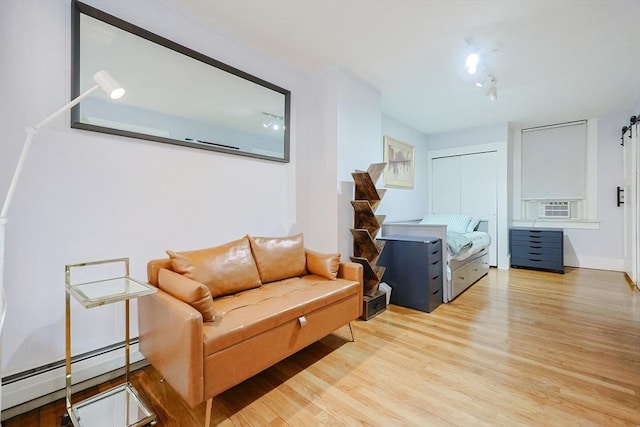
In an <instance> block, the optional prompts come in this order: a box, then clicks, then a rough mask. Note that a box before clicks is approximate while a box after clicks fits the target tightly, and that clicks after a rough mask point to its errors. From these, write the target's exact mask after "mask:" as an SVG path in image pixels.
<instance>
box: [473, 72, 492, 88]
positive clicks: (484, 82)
mask: <svg viewBox="0 0 640 427" xmlns="http://www.w3.org/2000/svg"><path fill="white" fill-rule="evenodd" d="M491 77H492V76H491V74H486V75H485V76H484V77H483V78H479V79H478V80H476V86H478V87H484V86H485V85H487V83H489V79H490V78H491Z"/></svg>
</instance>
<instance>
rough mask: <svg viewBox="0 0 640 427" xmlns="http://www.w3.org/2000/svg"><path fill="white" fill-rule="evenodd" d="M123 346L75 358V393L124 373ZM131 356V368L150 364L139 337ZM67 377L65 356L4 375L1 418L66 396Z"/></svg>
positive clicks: (73, 359)
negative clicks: (141, 349)
mask: <svg viewBox="0 0 640 427" xmlns="http://www.w3.org/2000/svg"><path fill="white" fill-rule="evenodd" d="M124 347H125V342H124V341H122V342H119V343H115V344H111V345H108V346H105V347H102V348H99V349H96V350H92V351H90V352H86V353H82V354H78V355H76V356H74V357H72V358H71V379H72V383H73V384H72V390H73V392H74V393H76V392H78V391H81V390H85V389H87V388H90V387H94V386H96V385H98V384H102V383H104V382H106V381H109V380H112V379H114V378H117V377H119V376H121V375H124V364H125V361H124ZM130 357H131V359H130V363H131V370H132V371H133V370H134V369H138V368H141V367H143V366H145V365H147V364H148V363H147V361H146V359H145V358H144V356H143V355H142V353H140V351H139V350H138V338H134V339H132V340H131V341H130ZM65 376H66V374H65V360H64V359H62V360H59V361H56V362H52V363H48V364H46V365H43V366H39V367H36V368H33V369H29V370H26V371H23V372H19V373H17V374H13V375H8V376H6V377H3V378H2V406H3V408H2V409H3V410H2V417H1V420H2V421H4V420H6V419H9V418H12V417H15V416H16V415H19V414H21V413H24V412H28V411H30V410H32V409H35V408H38V407H40V406H43V405H46V404H48V403H51V402H54V401H56V400H58V399H62V398H64V396H65V387H66V382H65ZM60 415H62V414H60Z"/></svg>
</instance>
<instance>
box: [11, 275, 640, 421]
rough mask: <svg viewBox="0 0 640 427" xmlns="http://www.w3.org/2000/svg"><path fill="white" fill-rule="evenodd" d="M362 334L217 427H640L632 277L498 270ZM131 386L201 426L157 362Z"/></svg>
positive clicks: (55, 411) (240, 399)
mask: <svg viewBox="0 0 640 427" xmlns="http://www.w3.org/2000/svg"><path fill="white" fill-rule="evenodd" d="M353 326H354V331H355V334H356V338H357V342H356V343H351V342H348V340H347V338H348V337H349V332H348V328H346V327H345V328H342V329H340V330H338V331H337V332H336V333H335V334H332V335H330V336H328V337H326V338H325V339H323V340H321V341H320V342H318V343H316V344H313V345H311V346H309V347H307V348H306V349H304V350H303V351H300V352H299V353H297V354H295V355H294V356H292V357H290V358H288V359H286V360H285V361H283V362H281V363H279V364H277V365H276V366H274V367H272V368H270V369H268V370H266V371H264V372H263V373H261V374H259V375H257V376H255V377H254V378H252V379H250V380H248V381H245V382H244V383H242V384H240V385H238V386H237V387H234V388H233V389H231V390H229V391H227V392H225V393H223V394H222V395H220V396H218V397H217V398H216V399H214V405H213V417H214V420H215V422H216V425H220V426H318V425H333V426H343V425H346V426H432V425H433V426H510V427H511V426H638V425H640V292H638V290H637V289H634V288H632V287H631V286H629V285H628V284H627V283H626V281H625V279H624V275H623V274H622V273H615V272H607V271H598V270H587V269H572V268H567V269H566V274H564V275H559V274H555V273H544V272H534V271H527V270H510V271H499V270H495V269H492V270H491V271H490V273H489V275H488V276H487V277H485V278H483V279H482V280H481V281H480V282H478V283H477V284H475V285H474V286H473V287H472V288H470V289H468V290H467V291H466V292H464V293H463V294H462V295H460V296H459V297H458V298H457V299H456V300H454V301H453V302H452V303H450V304H446V305H441V306H440V307H438V308H437V309H436V310H435V311H434V312H433V313H430V314H428V313H421V312H417V311H413V310H409V309H405V308H402V307H396V306H390V307H389V308H388V310H387V311H386V312H384V313H382V314H380V315H379V316H377V317H376V318H374V319H372V320H370V321H368V322H364V321H356V322H354V324H353ZM132 383H133V384H134V385H135V386H136V388H137V389H138V390H139V391H140V394H141V395H142V396H143V398H144V399H145V400H146V401H147V402H148V403H149V404H150V406H152V408H153V410H154V411H156V413H157V414H158V417H159V422H158V425H159V426H198V425H202V424H203V422H204V412H205V408H204V405H201V406H198V407H196V408H195V409H193V410H192V409H190V408H188V407H187V406H186V405H185V404H184V402H183V401H182V400H181V398H180V397H179V396H178V395H176V394H175V392H174V391H173V390H172V389H171V388H170V387H169V386H168V385H167V384H166V383H161V382H160V377H159V374H158V372H157V371H156V370H155V369H153V368H152V367H147V368H144V369H141V370H139V371H137V372H135V373H134V374H133V378H132ZM106 386H108V385H104V386H103V388H104V387H106ZM96 391H97V388H96V389H95V390H88V391H87V393H86V394H91V393H94V392H96ZM86 394H85V395H86ZM63 411H64V404H63V402H62V401H59V402H56V403H54V404H51V405H48V406H46V407H44V408H41V409H39V410H35V411H32V412H30V413H27V414H23V415H21V416H18V417H15V418H13V419H11V420H8V421H6V422H5V423H3V424H4V426H5V427H14V426H38V425H40V426H57V425H59V416H60V415H61V414H62V412H63Z"/></svg>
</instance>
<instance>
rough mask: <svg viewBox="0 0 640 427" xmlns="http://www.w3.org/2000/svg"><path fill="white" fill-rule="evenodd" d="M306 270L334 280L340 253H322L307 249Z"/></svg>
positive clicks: (336, 275) (336, 274) (338, 265)
mask: <svg viewBox="0 0 640 427" xmlns="http://www.w3.org/2000/svg"><path fill="white" fill-rule="evenodd" d="M306 254H307V271H308V272H309V273H311V274H315V275H317V276H321V277H325V278H327V279H331V280H335V278H336V277H338V267H340V254H323V253H320V252H315V251H310V250H308V249H307V251H306Z"/></svg>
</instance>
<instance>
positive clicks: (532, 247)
mask: <svg viewBox="0 0 640 427" xmlns="http://www.w3.org/2000/svg"><path fill="white" fill-rule="evenodd" d="M529 247H530V248H531V249H542V246H531V245H529Z"/></svg>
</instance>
